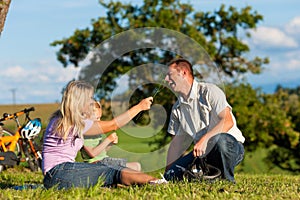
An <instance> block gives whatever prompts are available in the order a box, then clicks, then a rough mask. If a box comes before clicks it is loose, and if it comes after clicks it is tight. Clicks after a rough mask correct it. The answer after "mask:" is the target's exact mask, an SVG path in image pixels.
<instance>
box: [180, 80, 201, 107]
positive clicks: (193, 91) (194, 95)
mask: <svg viewBox="0 0 300 200" xmlns="http://www.w3.org/2000/svg"><path fill="white" fill-rule="evenodd" d="M197 86H198V84H197V81H196V80H195V79H194V80H193V85H192V89H191V91H190V95H189V97H188V99H187V100H185V99H184V98H183V97H182V96H181V95H180V96H179V104H178V106H180V104H181V103H184V104H188V103H189V102H190V101H192V100H193V99H196V98H197V92H198V91H197Z"/></svg>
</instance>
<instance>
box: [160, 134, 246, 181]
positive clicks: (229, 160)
mask: <svg viewBox="0 0 300 200" xmlns="http://www.w3.org/2000/svg"><path fill="white" fill-rule="evenodd" d="M204 156H205V157H206V161H207V163H208V164H210V165H212V166H214V167H217V168H218V169H220V170H221V172H222V178H223V179H226V180H228V181H231V182H235V180H234V168H235V166H237V165H238V164H239V163H240V162H241V161H242V160H243V158H244V146H243V144H242V143H240V142H238V141H237V140H236V139H235V138H234V137H233V136H232V135H230V134H228V133H221V134H218V135H216V136H214V137H212V138H211V139H210V140H209V141H208V144H207V149H206V154H205V155H204ZM194 158H195V157H194V155H193V151H191V152H190V153H189V154H187V155H185V156H183V157H181V158H179V159H178V160H177V161H175V162H174V163H173V164H172V166H171V167H170V168H169V169H168V170H167V171H166V172H165V174H164V177H165V178H166V179H167V180H182V179H183V170H182V168H181V167H183V168H187V167H188V165H190V164H191V163H192V162H193V160H194ZM177 166H181V167H177Z"/></svg>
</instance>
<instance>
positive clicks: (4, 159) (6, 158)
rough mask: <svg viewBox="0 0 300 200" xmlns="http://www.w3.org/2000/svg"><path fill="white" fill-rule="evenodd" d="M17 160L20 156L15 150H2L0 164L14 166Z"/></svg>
mask: <svg viewBox="0 0 300 200" xmlns="http://www.w3.org/2000/svg"><path fill="white" fill-rule="evenodd" d="M17 162H18V158H17V156H16V154H15V153H14V152H12V151H7V152H0V165H8V166H14V165H16V164H17Z"/></svg>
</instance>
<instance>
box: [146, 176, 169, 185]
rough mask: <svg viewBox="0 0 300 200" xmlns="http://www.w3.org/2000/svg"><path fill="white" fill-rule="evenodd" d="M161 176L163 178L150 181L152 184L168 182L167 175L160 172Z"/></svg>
mask: <svg viewBox="0 0 300 200" xmlns="http://www.w3.org/2000/svg"><path fill="white" fill-rule="evenodd" d="M160 176H161V177H162V178H161V179H156V180H153V181H149V184H150V185H160V184H167V183H168V181H167V180H166V179H165V177H164V176H163V175H162V174H160Z"/></svg>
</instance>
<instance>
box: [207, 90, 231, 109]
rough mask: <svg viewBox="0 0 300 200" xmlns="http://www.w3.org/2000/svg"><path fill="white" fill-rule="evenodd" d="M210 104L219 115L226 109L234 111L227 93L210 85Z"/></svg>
mask: <svg viewBox="0 0 300 200" xmlns="http://www.w3.org/2000/svg"><path fill="white" fill-rule="evenodd" d="M209 102H210V104H211V106H212V108H213V109H214V110H215V111H216V113H217V114H219V113H220V112H222V111H223V110H224V109H225V108H226V107H229V108H230V109H232V108H231V106H230V105H229V104H228V102H227V100H226V96H225V93H224V92H223V91H222V90H221V89H220V88H219V87H218V86H216V85H213V84H212V85H210V89H209Z"/></svg>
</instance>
